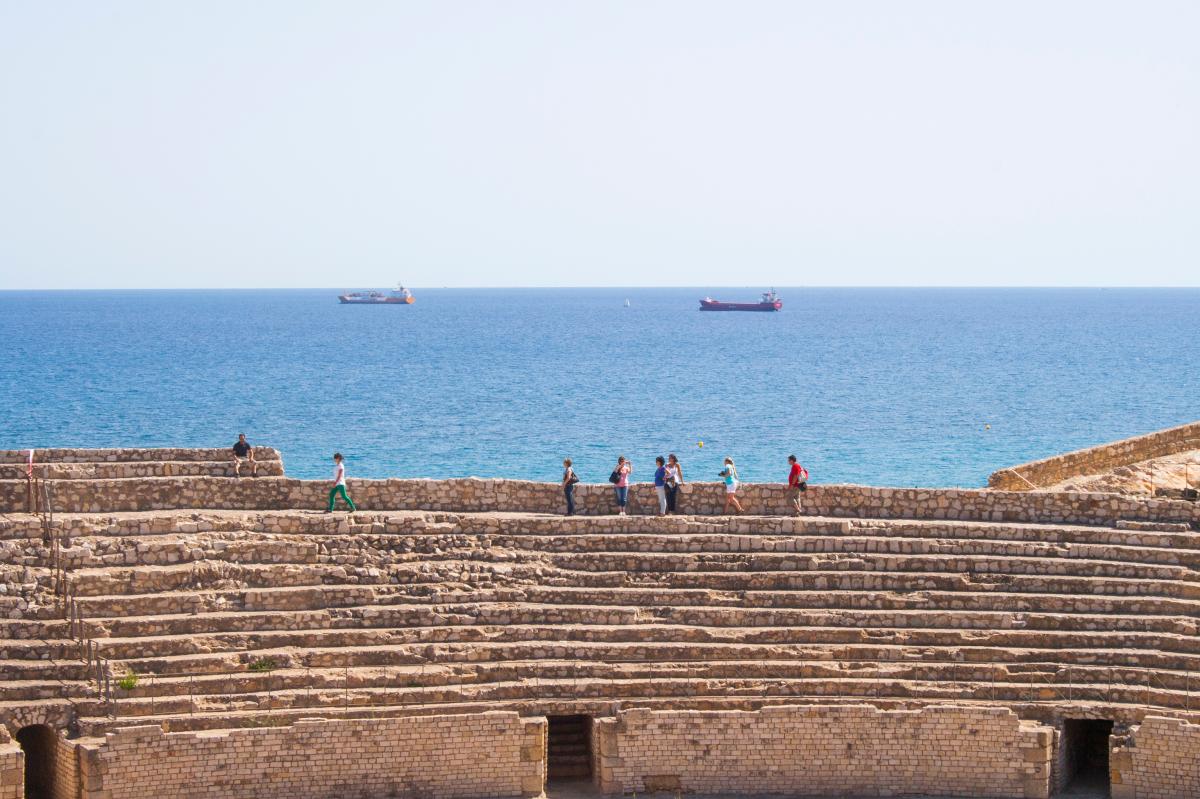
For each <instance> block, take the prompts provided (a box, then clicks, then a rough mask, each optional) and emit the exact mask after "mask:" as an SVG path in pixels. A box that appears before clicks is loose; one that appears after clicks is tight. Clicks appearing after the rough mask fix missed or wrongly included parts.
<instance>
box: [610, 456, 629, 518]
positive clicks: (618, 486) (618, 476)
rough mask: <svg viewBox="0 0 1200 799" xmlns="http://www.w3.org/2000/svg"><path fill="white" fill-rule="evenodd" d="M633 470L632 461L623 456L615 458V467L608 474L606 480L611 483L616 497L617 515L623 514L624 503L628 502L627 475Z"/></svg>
mask: <svg viewBox="0 0 1200 799" xmlns="http://www.w3.org/2000/svg"><path fill="white" fill-rule="evenodd" d="M631 472H633V462H632V461H627V460H625V456H624V455H622V456H621V457H619V458H617V468H615V469H613V471H612V474H610V475H609V476H608V482H610V483H612V484H613V493H615V494H616V497H617V515H618V516H624V515H625V505H626V504H627V503H628V502H629V475H630V473H631Z"/></svg>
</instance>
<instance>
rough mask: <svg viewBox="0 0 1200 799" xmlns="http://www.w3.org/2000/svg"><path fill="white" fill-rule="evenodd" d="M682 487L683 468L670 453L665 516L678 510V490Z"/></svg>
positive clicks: (668, 457) (673, 454) (677, 459)
mask: <svg viewBox="0 0 1200 799" xmlns="http://www.w3.org/2000/svg"><path fill="white" fill-rule="evenodd" d="M682 485H683V466H681V465H680V463H679V458H676V457H675V453H674V452H672V453H671V454H670V455H668V456H667V514H668V515H670V514H673V513H675V512H676V511H677V510H678V505H679V489H680V487H681V486H682Z"/></svg>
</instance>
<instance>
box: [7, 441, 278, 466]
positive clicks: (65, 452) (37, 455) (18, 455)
mask: <svg viewBox="0 0 1200 799" xmlns="http://www.w3.org/2000/svg"><path fill="white" fill-rule="evenodd" d="M232 456H233V439H232V437H231V439H230V442H229V446H228V447H206V448H197V447H122V448H119V449H62V448H51V449H34V451H33V462H34V465H37V464H39V463H130V462H137V461H142V462H154V461H223V460H228V459H229V458H231V457H232ZM28 457H29V450H27V449H4V450H0V463H20V464H23V463H25V460H26V458H28ZM254 459H255V460H259V461H269V460H271V461H277V460H282V458H281V457H280V454H279V450H277V449H274V448H272V447H258V446H256V447H254Z"/></svg>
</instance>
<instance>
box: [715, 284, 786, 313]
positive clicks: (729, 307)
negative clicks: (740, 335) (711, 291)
mask: <svg viewBox="0 0 1200 799" xmlns="http://www.w3.org/2000/svg"><path fill="white" fill-rule="evenodd" d="M782 309H783V300H781V299H779V297H778V296H777V295H776V294H775V289H771V290H770V291H764V292H763V293H762V301H761V302H721V301H720V300H714V299H713V298H712V297H705V298H704V299H702V300H700V310H702V311H779V310H782Z"/></svg>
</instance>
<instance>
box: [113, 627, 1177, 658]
mask: <svg viewBox="0 0 1200 799" xmlns="http://www.w3.org/2000/svg"><path fill="white" fill-rule="evenodd" d="M523 640H524V641H528V640H560V641H605V642H617V641H625V642H630V641H634V642H636V641H653V642H656V643H657V642H679V643H685V642H696V643H715V642H727V643H762V644H806V643H807V644H852V643H875V644H888V643H894V644H906V645H909V646H930V647H956V648H961V647H969V646H986V647H998V646H1013V647H1030V648H1040V649H1046V648H1050V649H1061V650H1063V651H1064V652H1068V653H1070V654H1072V655H1074V654H1077V653H1078V651H1079V650H1086V649H1100V650H1112V649H1120V648H1123V647H1131V648H1134V649H1148V650H1159V651H1162V652H1175V653H1181V654H1193V653H1200V639H1198V638H1196V636H1193V635H1180V634H1172V633H1144V632H1107V631H1086V632H1083V631H1080V632H1061V631H1054V630H1024V629H1022V630H998V629H930V628H921V627H915V626H914V627H905V628H892V629H888V628H862V627H801V626H791V627H754V628H745V627H701V626H695V625H687V626H683V625H669V624H667V625H664V624H660V623H650V622H647V623H645V624H638V625H621V624H617V625H602V624H596V625H522V624H498V625H483V624H478V625H471V626H461V625H453V624H452V625H446V626H429V627H407V626H406V627H401V628H384V627H380V628H372V629H336V630H295V631H278V632H246V633H212V634H203V635H201V634H183V635H162V636H156V637H153V638H140V637H134V638H100V639H97V641H96V643H97V644H98V646H99V647H100V648H101V650H102V651H103V653H104V655H105V656H106V657H109V658H113V659H117V660H125V659H130V658H153V657H163V656H168V655H194V654H199V653H203V652H210V653H217V652H233V651H243V650H245V651H248V650H256V649H278V648H282V647H303V648H336V647H345V646H350V647H363V646H368V647H369V646H381V645H394V644H411V643H417V642H422V643H426V644H434V643H441V642H447V643H469V642H478V641H498V642H519V641H523Z"/></svg>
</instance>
